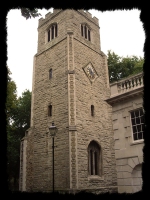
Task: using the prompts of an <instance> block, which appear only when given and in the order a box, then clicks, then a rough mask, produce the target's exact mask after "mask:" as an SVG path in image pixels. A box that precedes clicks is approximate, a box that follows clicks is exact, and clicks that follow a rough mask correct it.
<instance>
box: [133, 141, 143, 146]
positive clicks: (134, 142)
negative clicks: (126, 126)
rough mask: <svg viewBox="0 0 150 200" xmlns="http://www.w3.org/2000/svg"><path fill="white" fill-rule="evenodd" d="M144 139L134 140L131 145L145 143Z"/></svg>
mask: <svg viewBox="0 0 150 200" xmlns="http://www.w3.org/2000/svg"><path fill="white" fill-rule="evenodd" d="M143 143H144V140H137V141H133V142H132V143H131V144H130V145H131V146H132V145H136V144H143Z"/></svg>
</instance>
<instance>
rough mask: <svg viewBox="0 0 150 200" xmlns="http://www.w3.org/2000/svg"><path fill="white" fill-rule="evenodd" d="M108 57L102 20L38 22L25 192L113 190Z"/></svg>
mask: <svg viewBox="0 0 150 200" xmlns="http://www.w3.org/2000/svg"><path fill="white" fill-rule="evenodd" d="M109 96H110V88H109V78H108V69H107V58H106V56H105V54H104V53H103V52H102V51H101V47H100V34H99V22H98V19H97V18H96V17H92V15H91V14H90V13H89V12H84V11H83V10H57V9H54V11H53V13H48V14H47V15H46V16H45V19H43V18H41V19H40V20H39V26H38V49H37V54H36V55H35V56H34V67H33V88H32V108H31V127H30V128H29V129H28V130H27V131H26V134H25V137H24V138H23V139H22V142H21V163H20V166H21V167H20V190H22V191H24V190H25V191H44V192H45V191H46V192H49V191H52V188H53V158H52V157H53V152H52V141H53V140H52V137H51V136H50V134H49V127H50V126H51V125H52V122H54V124H55V126H56V127H57V129H58V131H57V134H56V136H55V140H54V141H55V143H54V149H55V151H54V177H55V178H54V181H55V182H54V188H55V190H56V191H70V192H71V191H81V190H87V191H91V192H93V191H97V192H113V191H114V192H116V191H117V175H116V164H115V154H114V139H113V129H112V118H111V116H112V115H111V114H112V111H111V106H110V105H109V104H107V102H106V101H105V99H108V98H109Z"/></svg>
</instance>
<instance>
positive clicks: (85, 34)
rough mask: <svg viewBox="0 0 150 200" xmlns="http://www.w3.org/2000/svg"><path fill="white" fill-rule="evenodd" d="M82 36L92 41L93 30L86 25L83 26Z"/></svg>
mask: <svg viewBox="0 0 150 200" xmlns="http://www.w3.org/2000/svg"><path fill="white" fill-rule="evenodd" d="M81 35H82V36H83V37H84V38H85V39H87V40H89V41H91V30H90V28H89V27H88V26H87V25H86V24H81Z"/></svg>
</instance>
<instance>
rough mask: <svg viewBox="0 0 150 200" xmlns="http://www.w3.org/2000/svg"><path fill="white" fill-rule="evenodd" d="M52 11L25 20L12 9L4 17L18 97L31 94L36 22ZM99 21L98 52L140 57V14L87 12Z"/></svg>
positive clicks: (141, 36)
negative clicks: (99, 49)
mask: <svg viewBox="0 0 150 200" xmlns="http://www.w3.org/2000/svg"><path fill="white" fill-rule="evenodd" d="M49 11H51V12H52V11H53V9H49V10H45V9H42V10H39V12H40V13H41V14H42V16H40V17H38V18H35V19H34V18H33V19H28V20H26V19H25V18H24V17H22V16H21V11H20V10H17V9H12V10H10V11H9V12H8V15H7V48H8V49H7V56H8V60H7V65H8V66H9V68H10V70H11V72H12V75H11V77H12V79H13V80H14V81H15V83H16V85H17V94H18V96H21V95H22V92H23V91H24V90H25V89H29V90H30V91H32V70H33V56H34V55H35V54H36V53H37V38H38V32H37V27H38V19H39V18H41V17H43V18H45V14H46V13H48V12H49ZM89 12H90V13H91V14H92V16H93V17H94V16H95V17H97V18H98V19H99V25H100V41H101V50H102V51H103V52H104V53H105V54H106V55H107V51H108V50H112V51H114V52H115V53H116V54H118V55H119V56H123V57H126V56H132V55H136V56H138V57H139V56H141V57H144V52H143V48H144V42H145V32H144V29H143V24H142V22H141V21H140V10H137V9H136V10H116V11H106V12H100V11H96V10H89Z"/></svg>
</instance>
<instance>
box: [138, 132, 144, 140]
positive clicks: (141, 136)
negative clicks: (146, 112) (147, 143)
mask: <svg viewBox="0 0 150 200" xmlns="http://www.w3.org/2000/svg"><path fill="white" fill-rule="evenodd" d="M138 139H139V140H141V139H143V133H142V132H140V133H138Z"/></svg>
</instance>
